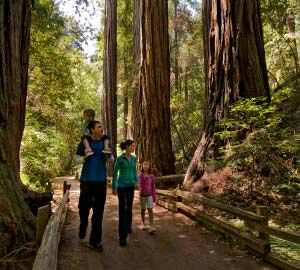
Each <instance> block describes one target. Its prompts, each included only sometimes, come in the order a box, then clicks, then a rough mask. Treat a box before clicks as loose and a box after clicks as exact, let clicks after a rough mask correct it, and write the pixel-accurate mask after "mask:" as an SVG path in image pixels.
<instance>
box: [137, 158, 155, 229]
mask: <svg viewBox="0 0 300 270" xmlns="http://www.w3.org/2000/svg"><path fill="white" fill-rule="evenodd" d="M155 181H156V180H155V176H154V174H153V173H152V172H151V168H150V162H149V161H144V162H143V163H142V170H141V173H140V174H139V189H140V204H141V216H142V222H143V225H142V229H143V230H146V229H147V226H146V224H145V212H146V205H147V208H148V214H149V223H150V228H149V232H150V233H154V232H156V228H155V227H154V226H153V210H152V209H153V202H155V199H156V192H155Z"/></svg>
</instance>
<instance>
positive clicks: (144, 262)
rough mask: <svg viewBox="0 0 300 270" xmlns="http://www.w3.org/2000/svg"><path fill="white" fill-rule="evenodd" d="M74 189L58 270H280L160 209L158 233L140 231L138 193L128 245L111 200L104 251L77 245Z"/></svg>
mask: <svg viewBox="0 0 300 270" xmlns="http://www.w3.org/2000/svg"><path fill="white" fill-rule="evenodd" d="M68 182H69V183H70V184H72V188H71V197H70V204H69V210H68V214H67V217H66V221H65V226H64V230H63V232H62V236H61V242H60V247H59V256H58V268H57V269H58V270H75V269H76V270H81V269H82V270H94V269H95V270H96V269H97V270H102V269H103V270H127V269H128V270H129V269H130V270H134V269H137V270H139V269H142V270H154V269H159V270H171V269H172V270H182V269H188V270H193V269H195V270H196V269H197V270H221V269H230V270H240V269H242V270H275V269H277V268H275V267H272V266H270V265H268V264H265V263H263V262H261V261H259V260H258V259H257V258H256V257H253V256H249V255H248V254H247V253H246V252H244V251H242V250H241V249H239V247H232V245H230V244H228V243H223V242H219V241H218V240H217V238H216V236H215V235H214V234H213V233H211V232H210V231H208V230H206V229H205V228H204V227H202V226H200V225H198V224H197V223H195V222H193V221H191V220H190V219H189V218H187V217H185V216H184V215H182V214H179V213H172V212H169V211H167V210H166V209H164V208H162V207H159V206H157V205H155V208H154V217H155V223H156V227H157V233H156V234H155V235H150V234H149V233H148V232H147V231H143V230H141V229H140V223H141V222H140V214H139V204H138V197H137V193H136V194H135V199H134V213H133V216H134V218H133V233H132V234H131V235H129V237H128V241H127V246H126V247H125V248H124V247H120V246H119V241H118V209H117V203H118V202H117V198H116V197H114V196H112V195H111V191H110V190H108V196H107V201H106V206H105V213H104V222H103V241H102V243H103V246H104V252H103V253H97V252H95V251H94V250H91V249H89V248H87V247H86V246H84V245H81V244H80V243H79V242H78V227H79V214H78V208H77V203H78V196H79V182H78V181H75V180H72V179H70V178H69V179H68Z"/></svg>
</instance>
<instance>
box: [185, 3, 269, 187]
mask: <svg viewBox="0 0 300 270" xmlns="http://www.w3.org/2000/svg"><path fill="white" fill-rule="evenodd" d="M203 27H204V29H203V30H204V31H203V32H204V39H203V40H204V60H205V74H206V81H205V88H206V106H205V111H204V129H203V132H202V136H201V140H200V143H199V145H198V148H197V150H196V152H195V154H194V157H193V160H192V162H191V163H190V165H189V168H188V171H187V174H186V177H185V180H184V186H185V188H187V189H189V188H190V186H191V185H192V184H193V183H194V182H195V181H197V180H199V179H200V178H201V176H202V175H203V173H204V171H205V163H204V161H205V160H206V159H214V158H215V157H216V155H217V149H218V148H219V147H220V146H221V145H222V143H223V142H221V141H220V140H217V139H216V138H215V137H214V132H215V131H216V126H217V123H218V122H219V121H220V120H221V119H222V118H224V116H225V115H226V113H227V111H228V106H229V105H230V104H232V103H234V102H235V101H237V99H238V98H239V97H246V98H250V97H259V96H267V97H269V98H270V90H269V85H268V76H267V69H266V61H265V51H264V44H263V33H262V25H261V19H260V11H259V1H258V0H241V1H234V0H227V1H219V0H212V1H209V0H205V1H204V2H203Z"/></svg>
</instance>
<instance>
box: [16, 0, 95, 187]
mask: <svg viewBox="0 0 300 270" xmlns="http://www.w3.org/2000/svg"><path fill="white" fill-rule="evenodd" d="M80 37H81V33H80V30H79V29H78V27H77V25H76V23H75V22H74V21H72V19H71V18H65V17H63V15H62V14H61V13H60V12H59V9H58V6H57V5H55V4H54V3H53V2H52V1H50V0H43V1H39V2H37V3H36V6H35V9H34V11H33V14H32V26H31V48H30V63H29V83H28V95H27V108H26V109H27V111H26V122H25V131H24V135H23V141H22V147H21V164H22V166H21V176H22V180H23V181H24V182H26V183H28V184H29V185H31V186H32V187H34V188H37V189H42V188H43V187H44V184H45V182H46V181H47V179H48V178H50V177H55V176H59V175H66V174H68V173H69V171H70V170H71V164H72V160H73V156H74V154H75V150H76V147H77V144H78V142H79V139H80V125H81V121H82V111H83V110H84V109H86V108H94V109H95V110H96V111H97V109H98V108H99V107H100V105H99V104H100V97H99V94H98V92H97V91H98V80H99V72H100V71H99V66H98V65H97V64H95V63H93V62H91V63H88V62H87V61H86V59H85V58H84V56H83V53H82V52H81V51H80V50H79V49H78V48H80V46H78V45H77V43H78V44H79V43H80V42H81V39H80Z"/></svg>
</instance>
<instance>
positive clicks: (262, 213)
mask: <svg viewBox="0 0 300 270" xmlns="http://www.w3.org/2000/svg"><path fill="white" fill-rule="evenodd" d="M256 213H257V214H258V215H260V216H263V217H265V220H264V221H262V223H261V224H262V225H265V226H268V222H269V210H268V208H267V207H266V206H257V207H256ZM258 237H259V238H261V239H263V240H265V241H267V242H268V243H269V244H270V236H269V235H268V234H266V233H263V232H260V231H259V230H258ZM269 251H270V250H269Z"/></svg>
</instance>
